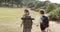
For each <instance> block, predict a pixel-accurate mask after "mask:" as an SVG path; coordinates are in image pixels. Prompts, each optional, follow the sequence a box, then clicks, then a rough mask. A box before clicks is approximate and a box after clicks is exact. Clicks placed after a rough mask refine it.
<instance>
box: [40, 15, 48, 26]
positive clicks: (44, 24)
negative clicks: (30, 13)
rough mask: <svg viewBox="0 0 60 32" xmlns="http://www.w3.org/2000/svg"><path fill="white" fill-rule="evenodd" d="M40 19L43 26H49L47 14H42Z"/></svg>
mask: <svg viewBox="0 0 60 32" xmlns="http://www.w3.org/2000/svg"><path fill="white" fill-rule="evenodd" d="M41 20H42V23H41V24H42V25H43V26H44V27H49V19H48V17H47V16H44V15H43V16H42V18H41Z"/></svg>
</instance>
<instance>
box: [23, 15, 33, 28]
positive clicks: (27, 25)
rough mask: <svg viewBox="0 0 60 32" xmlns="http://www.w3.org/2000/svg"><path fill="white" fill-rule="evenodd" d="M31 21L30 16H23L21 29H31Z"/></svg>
mask: <svg viewBox="0 0 60 32" xmlns="http://www.w3.org/2000/svg"><path fill="white" fill-rule="evenodd" d="M32 23H33V22H32V19H31V16H25V17H24V19H23V27H25V28H31V27H32Z"/></svg>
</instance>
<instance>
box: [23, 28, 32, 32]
mask: <svg viewBox="0 0 60 32" xmlns="http://www.w3.org/2000/svg"><path fill="white" fill-rule="evenodd" d="M23 32H31V29H29V28H28V29H27V28H23Z"/></svg>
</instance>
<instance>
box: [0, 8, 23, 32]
mask: <svg viewBox="0 0 60 32" xmlns="http://www.w3.org/2000/svg"><path fill="white" fill-rule="evenodd" d="M23 10H24V9H22V8H0V32H19V31H18V27H17V28H16V27H15V26H16V25H15V24H16V22H17V21H18V18H20V17H21V16H22V15H23ZM14 25H15V26H14ZM14 27H15V28H14Z"/></svg>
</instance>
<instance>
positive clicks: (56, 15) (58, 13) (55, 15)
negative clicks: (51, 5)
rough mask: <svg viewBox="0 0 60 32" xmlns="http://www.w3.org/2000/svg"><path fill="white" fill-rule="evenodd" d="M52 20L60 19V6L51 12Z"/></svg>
mask: <svg viewBox="0 0 60 32" xmlns="http://www.w3.org/2000/svg"><path fill="white" fill-rule="evenodd" d="M49 18H50V19H51V20H60V8H57V9H55V10H53V11H51V12H50V13H49Z"/></svg>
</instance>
